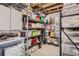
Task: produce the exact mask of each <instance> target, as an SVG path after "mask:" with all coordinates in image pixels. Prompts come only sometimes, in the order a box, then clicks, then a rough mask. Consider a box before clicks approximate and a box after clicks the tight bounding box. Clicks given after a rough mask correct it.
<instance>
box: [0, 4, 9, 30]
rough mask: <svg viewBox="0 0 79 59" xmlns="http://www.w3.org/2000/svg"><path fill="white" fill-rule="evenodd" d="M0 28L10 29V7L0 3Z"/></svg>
mask: <svg viewBox="0 0 79 59" xmlns="http://www.w3.org/2000/svg"><path fill="white" fill-rule="evenodd" d="M0 30H10V8H7V7H5V6H2V5H0Z"/></svg>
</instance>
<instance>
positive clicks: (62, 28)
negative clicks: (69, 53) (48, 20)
mask: <svg viewBox="0 0 79 59" xmlns="http://www.w3.org/2000/svg"><path fill="white" fill-rule="evenodd" d="M76 15H79V13H78V14H72V15H66V16H63V15H62V13H61V12H60V56H62V55H63V52H62V32H63V33H64V34H65V36H66V37H67V38H68V39H69V40H70V42H71V43H72V44H73V45H74V47H75V48H76V49H77V51H79V48H78V46H77V45H76V44H75V43H74V41H73V40H72V39H71V38H70V37H69V35H68V34H67V33H66V32H65V31H64V29H79V27H62V18H63V17H70V16H76Z"/></svg>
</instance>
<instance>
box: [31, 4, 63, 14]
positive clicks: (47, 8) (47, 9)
mask: <svg viewBox="0 0 79 59" xmlns="http://www.w3.org/2000/svg"><path fill="white" fill-rule="evenodd" d="M30 6H31V7H32V9H33V10H36V11H40V12H41V13H43V14H45V15H47V14H51V13H54V12H58V11H61V10H62V7H63V4H62V3H31V4H30Z"/></svg>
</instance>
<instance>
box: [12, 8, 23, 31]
mask: <svg viewBox="0 0 79 59" xmlns="http://www.w3.org/2000/svg"><path fill="white" fill-rule="evenodd" d="M11 30H22V14H21V12H19V11H17V10H15V9H13V8H12V9H11Z"/></svg>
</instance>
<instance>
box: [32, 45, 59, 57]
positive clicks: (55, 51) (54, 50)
mask: <svg viewBox="0 0 79 59" xmlns="http://www.w3.org/2000/svg"><path fill="white" fill-rule="evenodd" d="M31 56H59V47H58V46H54V45H48V44H45V45H43V46H42V48H41V49H37V50H36V51H35V52H33V53H31Z"/></svg>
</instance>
